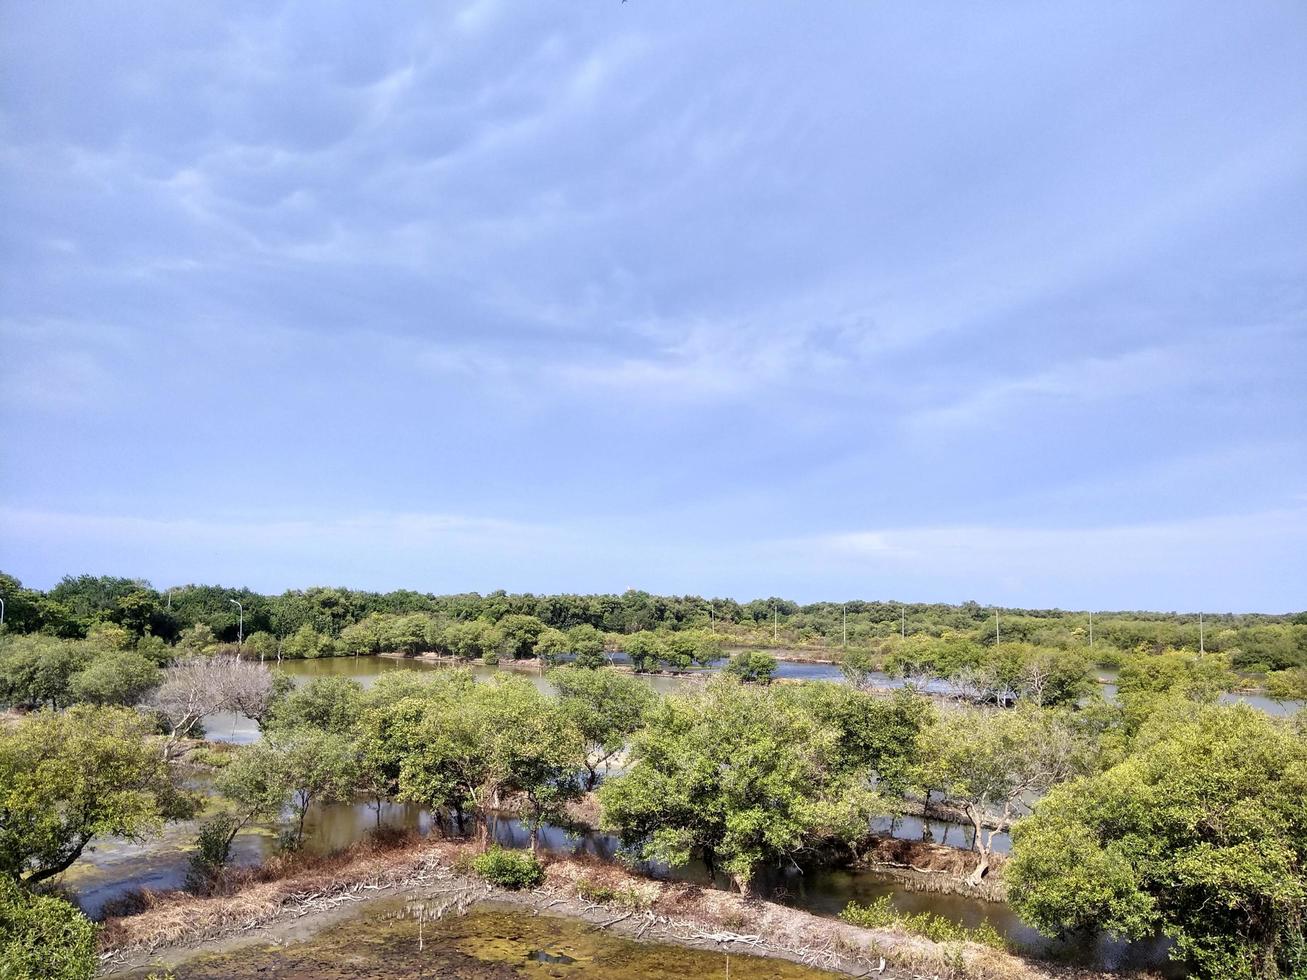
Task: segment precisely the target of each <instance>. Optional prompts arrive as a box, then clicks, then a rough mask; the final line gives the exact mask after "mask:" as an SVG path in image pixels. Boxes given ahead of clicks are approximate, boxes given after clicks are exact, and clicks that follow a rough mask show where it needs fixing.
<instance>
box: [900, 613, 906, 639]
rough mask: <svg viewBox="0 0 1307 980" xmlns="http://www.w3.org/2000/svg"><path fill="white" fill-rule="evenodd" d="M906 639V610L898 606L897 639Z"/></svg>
mask: <svg viewBox="0 0 1307 980" xmlns="http://www.w3.org/2000/svg"><path fill="white" fill-rule="evenodd" d="M907 638H908V608H907V606H899V639H900V640H906V639H907Z"/></svg>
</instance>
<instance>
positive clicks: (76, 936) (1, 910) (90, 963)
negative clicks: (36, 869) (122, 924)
mask: <svg viewBox="0 0 1307 980" xmlns="http://www.w3.org/2000/svg"><path fill="white" fill-rule="evenodd" d="M97 963H98V961H97V959H96V955H95V926H94V925H92V924H91V921H90V920H89V919H87V918H86V916H84V915H82V913H81V912H80V911H78V910H77V909H75V908H74V907H73V906H72V905H70V904H69V903H68V902H65V901H64V900H63V899H62V898H55V897H53V896H51V895H34V894H32V893H30V892H27V891H25V890H24V889H23V888H22V887H20V886H19V884H18V882H16V881H14V880H13V879H12V878H10V877H8V876H7V875H0V980H37V978H41V980H46V978H56V980H90V978H91V977H93V976H95V970H96V966H97Z"/></svg>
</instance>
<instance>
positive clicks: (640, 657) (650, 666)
mask: <svg viewBox="0 0 1307 980" xmlns="http://www.w3.org/2000/svg"><path fill="white" fill-rule="evenodd" d="M622 649H623V650H624V651H625V652H626V655H627V656H628V657H630V658H631V669H632V670H634V671H635V672H636V673H637V674H646V673H653V672H655V671H657V670H659V669H660V668H661V667H662V665H663V663H664V661H665V660H666V659H667V647H666V645H665V644H664V643H663V639H662V637H660V636H659V635H658V634H657V633H652V632H650V631H648V630H642V631H640V632H639V633H632V634H631V635H630V636H627V637H624V638H623V640H622ZM687 666H688V665H687Z"/></svg>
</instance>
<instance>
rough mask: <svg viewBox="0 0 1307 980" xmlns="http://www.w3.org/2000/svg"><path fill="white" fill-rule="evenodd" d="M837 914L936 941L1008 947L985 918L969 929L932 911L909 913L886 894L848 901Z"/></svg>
mask: <svg viewBox="0 0 1307 980" xmlns="http://www.w3.org/2000/svg"><path fill="white" fill-rule="evenodd" d="M840 918H841V919H843V920H844V921H845V922H849V923H852V924H853V925H855V926H862V927H863V928H866V929H891V928H894V927H896V926H897V927H898V928H901V929H904V930H906V931H907V932H911V933H913V934H915V935H918V936H924V937H925V938H927V939H929V940H932V941H933V942H937V943H979V944H980V945H982V946H992V947H993V948H994V949H1005V948H1007V940H1005V939H1004V938H1003V936H1002V935H1001V934H1000V933H999V931H998V930H997V929H995V928H994V927H993V926H992V925H990V924H989V922H988V921H985V922H982V923H981V924H980V925H978V926H976V928H974V929H968V928H967V927H966V926H963V925H959V924H958V923H956V922H953V921H951V920H949V919H946V918H944V917H943V916H940V915H936V914H935V913H933V912H922V913H920V914H918V915H908V914H906V913H903V912H900V911H898V910H897V909H896V908H894V907H893V906H892V905H890V900H889V896H888V895H885V896H882V897H881V898H878V899H876V901H874V902H872V903H871V904H870V905H859V904H858V903H857V902H850V903H849V904H848V905H847V906H846V907H845V909H844V911H843V912H841V913H840Z"/></svg>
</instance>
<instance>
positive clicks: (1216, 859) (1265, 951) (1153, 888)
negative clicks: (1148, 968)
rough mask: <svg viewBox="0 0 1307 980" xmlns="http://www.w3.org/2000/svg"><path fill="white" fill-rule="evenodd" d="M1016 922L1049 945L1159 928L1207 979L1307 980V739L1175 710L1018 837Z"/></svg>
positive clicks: (1182, 706) (1267, 722) (1234, 715)
mask: <svg viewBox="0 0 1307 980" xmlns="http://www.w3.org/2000/svg"><path fill="white" fill-rule="evenodd" d="M1005 875H1006V877H1007V880H1008V883H1009V894H1010V895H1011V896H1012V902H1013V904H1014V906H1015V907H1016V909H1017V911H1018V912H1019V913H1020V914H1021V915H1022V917H1023V918H1025V919H1026V920H1027V921H1029V922H1032V923H1034V924H1035V925H1037V926H1038V927H1039V928H1041V929H1043V930H1045V931H1046V932H1048V933H1050V934H1054V933H1057V932H1059V931H1062V930H1068V929H1106V930H1110V931H1113V932H1117V933H1124V934H1126V935H1129V936H1145V935H1148V934H1150V933H1151V932H1152V931H1153V930H1154V929H1156V928H1158V927H1159V926H1160V927H1161V928H1162V929H1163V930H1164V931H1165V932H1166V934H1167V935H1168V936H1170V937H1171V938H1172V939H1173V940H1174V941H1175V947H1174V953H1173V955H1174V956H1176V957H1177V958H1179V959H1183V960H1187V961H1188V962H1189V963H1190V964H1191V965H1192V966H1193V967H1194V968H1195V969H1196V970H1197V972H1198V974H1199V975H1200V976H1204V977H1212V978H1217V977H1220V978H1231V980H1239V978H1248V980H1251V978H1267V977H1300V976H1303V975H1304V971H1307V945H1305V944H1304V940H1303V931H1304V924H1305V922H1307V741H1304V739H1303V737H1302V736H1301V735H1300V734H1296V733H1295V732H1294V731H1293V730H1292V729H1291V728H1290V727H1289V726H1288V725H1287V724H1284V723H1283V722H1281V721H1278V720H1276V719H1272V718H1269V717H1267V716H1266V715H1264V714H1261V713H1259V712H1257V711H1255V710H1254V709H1251V708H1249V707H1247V706H1245V705H1237V706H1234V707H1226V706H1222V705H1194V704H1192V703H1187V704H1186V703H1184V702H1179V703H1176V702H1172V706H1171V707H1170V708H1169V709H1168V710H1165V711H1160V712H1158V713H1156V714H1154V716H1153V717H1151V718H1150V719H1149V720H1148V721H1147V722H1146V723H1145V724H1144V726H1143V728H1142V729H1141V731H1140V733H1139V735H1138V737H1137V738H1136V739H1135V743H1134V751H1133V752H1132V754H1131V755H1129V756H1128V757H1127V758H1126V759H1125V760H1124V761H1122V762H1120V763H1118V764H1117V765H1115V766H1112V767H1111V768H1109V769H1107V770H1106V771H1104V772H1101V773H1098V774H1096V775H1093V776H1089V777H1087V778H1084V779H1080V780H1077V781H1075V782H1071V783H1067V784H1066V785H1063V786H1060V787H1058V788H1056V789H1054V790H1053V791H1052V792H1050V793H1049V794H1048V796H1047V797H1046V798H1045V799H1044V800H1042V801H1041V802H1040V803H1039V804H1037V805H1036V807H1035V811H1034V814H1033V816H1031V817H1030V818H1028V819H1027V820H1024V821H1022V822H1021V823H1019V824H1018V825H1017V827H1016V829H1015V831H1014V834H1013V858H1012V861H1011V862H1010V863H1009V864H1008V865H1007V868H1006V871H1005Z"/></svg>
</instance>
